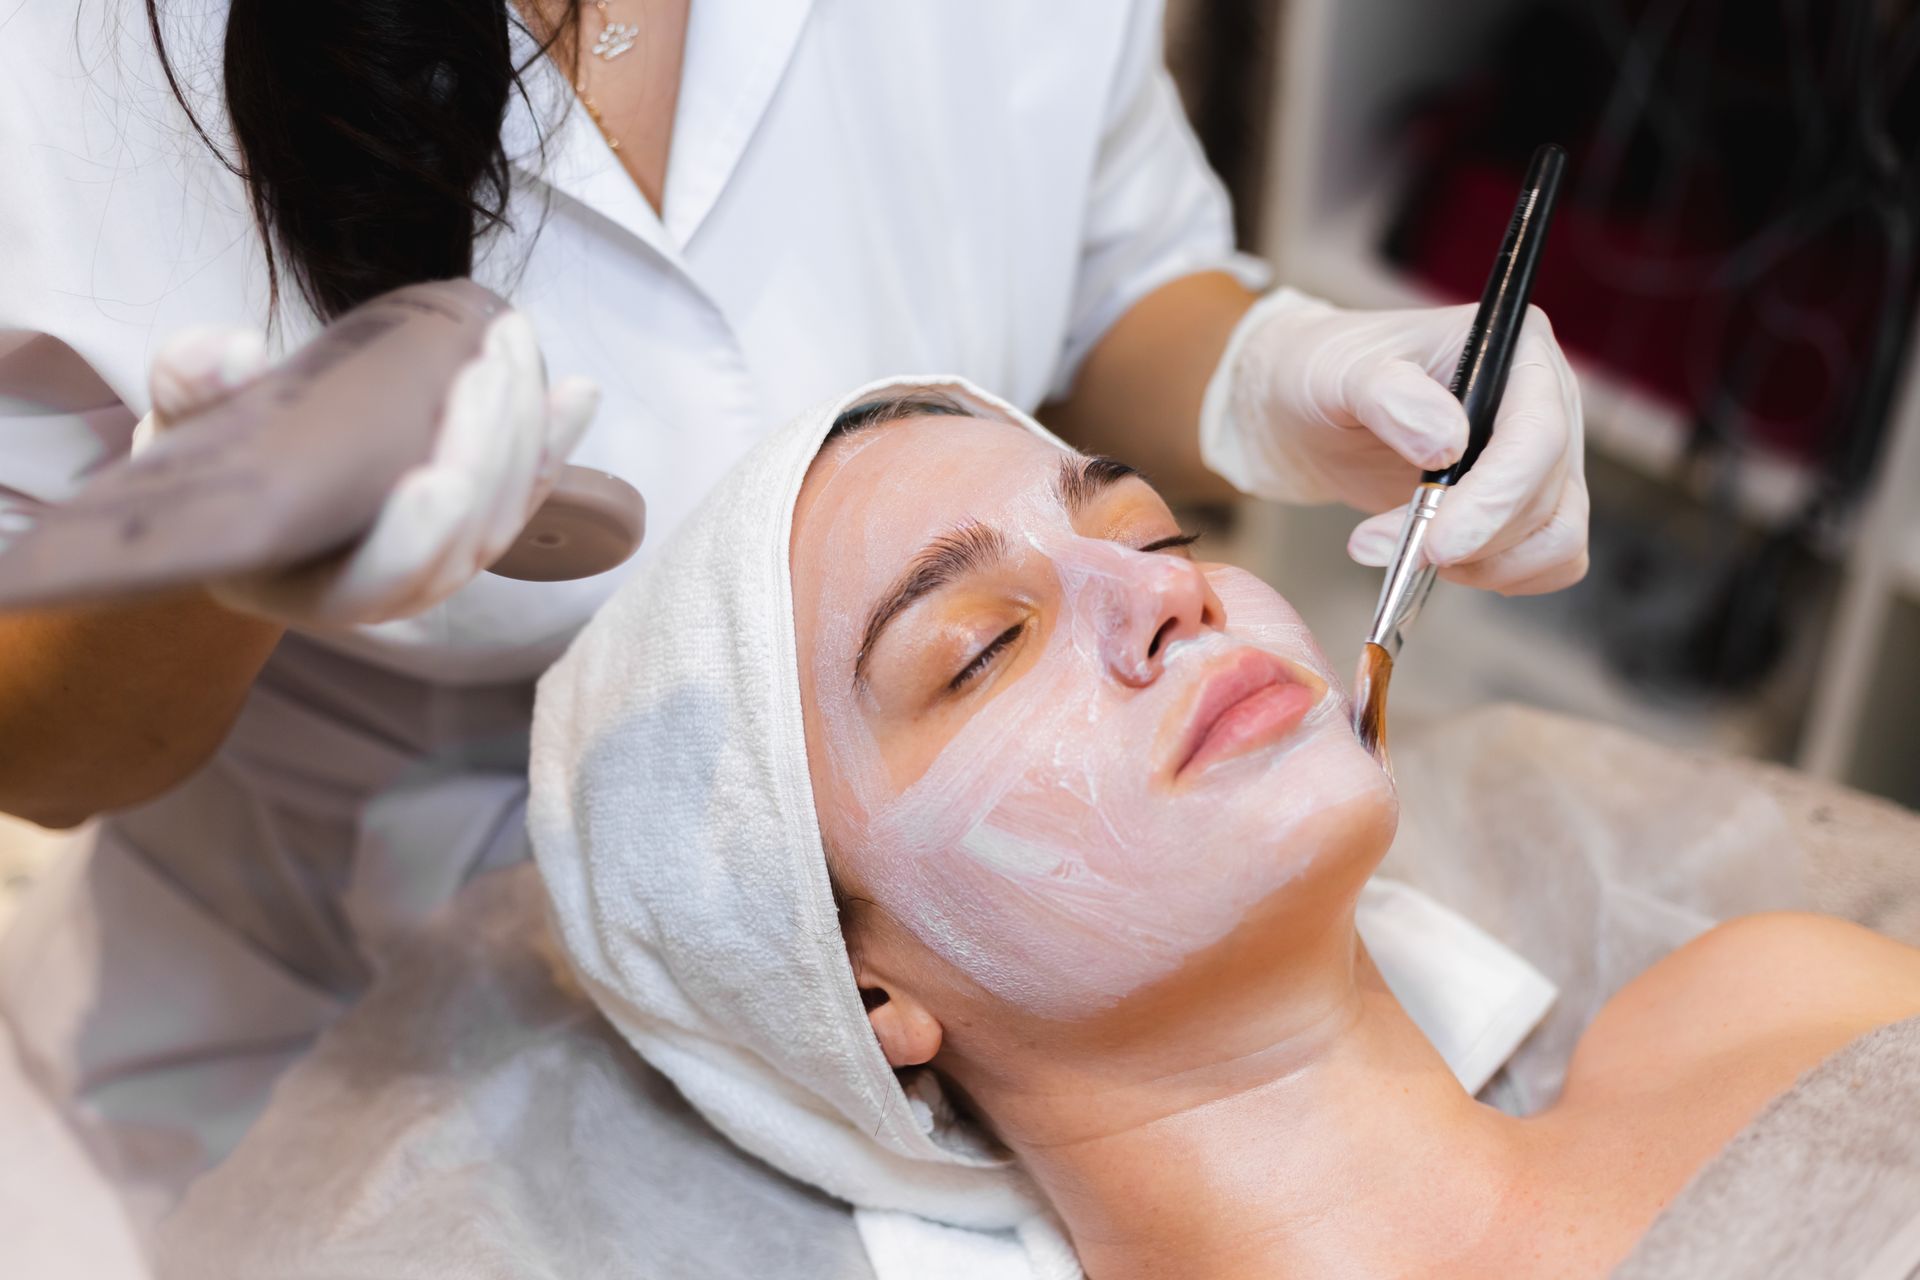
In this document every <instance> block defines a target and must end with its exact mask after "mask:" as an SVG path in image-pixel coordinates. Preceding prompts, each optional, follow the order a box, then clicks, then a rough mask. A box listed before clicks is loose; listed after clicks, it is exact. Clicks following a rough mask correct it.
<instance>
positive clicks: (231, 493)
mask: <svg viewBox="0 0 1920 1280" xmlns="http://www.w3.org/2000/svg"><path fill="white" fill-rule="evenodd" d="M506 307H507V304H506V302H505V301H504V300H502V299H501V298H500V297H499V296H498V295H496V294H494V293H493V292H491V291H490V290H488V289H486V288H484V287H482V286H481V285H478V284H475V283H473V282H472V281H471V280H442V281H435V282H433V283H430V284H417V285H409V286H407V287H406V288H402V289H396V290H394V291H393V292H391V293H386V294H382V295H381V296H380V297H378V298H374V299H372V300H371V301H369V302H366V303H363V304H362V305H360V306H358V307H355V308H354V309H353V310H351V311H349V312H347V313H346V314H345V315H342V316H340V317H339V318H338V319H337V320H335V321H334V322H333V323H332V324H330V325H328V326H327V327H326V328H325V329H324V330H323V331H322V332H321V333H320V335H319V336H318V337H317V338H315V339H314V340H313V341H312V342H310V343H308V344H307V345H306V346H305V347H303V348H301V349H300V351H298V352H297V353H295V354H294V356H293V357H292V358H291V359H289V360H287V361H286V362H284V363H283V364H281V365H279V366H278V367H276V368H274V369H272V370H270V371H269V372H267V373H266V374H264V375H262V376H261V377H260V378H259V379H258V380H256V381H254V382H251V383H249V384H248V385H247V386H245V387H243V388H241V389H240V390H239V391H237V392H235V393H234V394H233V395H232V396H230V397H228V398H227V399H226V400H224V401H222V402H221V403H219V404H217V405H214V406H213V407H211V408H209V409H207V410H206V411H205V412H203V413H198V414H195V415H193V416H191V417H189V418H185V419H183V420H181V421H179V422H176V423H174V424H172V425H171V426H170V427H169V428H168V429H167V430H166V431H165V432H163V433H161V434H160V436H159V437H158V438H156V439H155V440H154V441H153V443H152V444H151V445H149V446H148V447H147V448H146V449H144V450H142V451H141V452H140V454H139V455H138V456H137V457H132V458H128V459H125V460H123V461H121V462H118V463H115V464H114V465H112V466H110V467H107V468H105V469H103V470H102V471H101V472H100V473H99V474H98V475H96V476H94V477H93V478H92V479H91V480H89V481H88V482H87V484H86V485H85V487H83V488H82V489H81V490H80V492H79V493H77V494H75V495H74V496H73V498H72V499H71V500H69V501H68V502H66V503H64V504H62V505H60V506H58V507H54V508H51V509H49V510H48V511H46V512H45V513H44V514H43V515H42V516H41V517H40V518H39V521H38V523H37V524H36V525H35V526H34V527H33V528H32V529H30V530H28V531H27V532H26V533H25V534H23V535H22V536H21V537H20V538H19V539H18V540H17V541H16V542H15V543H14V544H13V545H12V546H11V547H10V548H8V549H7V550H6V552H5V553H4V554H0V609H24V608H43V607H47V606H54V605H63V604H77V603H81V602H84V601H92V600H100V599H105V598H110V597H113V596H122V595H131V594H136V593H140V592H147V591H154V590H159V589H163V588H166V587H174V586H182V585H186V584H189V583H197V582H210V581H215V580H217V579H219V578H222V577H227V576H231V575H234V574H238V573H249V572H256V571H259V570H266V569H278V568H292V567H294V566H296V565H302V564H308V563H312V562H314V561H317V560H321V559H324V558H325V557H327V556H330V555H337V554H340V553H341V552H343V551H345V550H346V549H348V548H350V547H352V546H353V545H354V543H355V542H356V541H357V540H358V539H360V538H362V537H364V536H365V535H366V533H367V531H368V530H369V529H371V528H372V526H373V523H374V520H375V518H376V517H377V516H378V515H379V512H380V507H381V505H382V503H383V502H385V500H386V497H387V494H388V493H389V491H391V489H392V488H393V485H394V484H395V482H397V481H398V480H399V478H400V477H401V476H402V475H403V474H404V473H405V472H406V471H408V470H409V469H411V468H413V467H416V466H418V465H420V464H421V463H423V462H425V461H426V460H427V459H428V457H429V456H431V454H432V451H433V444H434V435H435V432H436V431H437V429H438V424H439V420H440V412H441V408H442V406H443V404H444V403H445V400H446V395H447V388H448V386H449V385H450V384H451V383H452V381H453V377H454V375H455V373H456V372H458V371H459V369H460V367H461V366H462V365H464V364H465V363H466V362H467V361H468V360H470V359H471V358H472V357H473V356H475V355H476V354H478V353H479V351H480V348H481V343H482V341H483V340H484V337H485V334H486V331H487V326H488V324H489V323H490V322H491V321H492V320H493V318H494V317H495V316H497V315H499V314H500V313H501V312H502V311H504V310H506ZM645 512H646V507H645V504H644V503H643V502H642V500H641V497H640V495H639V493H638V492H636V491H635V490H634V489H633V487H632V486H631V485H629V484H627V483H626V482H625V481H624V480H621V479H620V478H619V477H617V476H613V475H608V474H607V473H605V472H601V471H593V470H590V469H588V468H585V467H573V466H569V467H567V468H565V469H564V471H563V472H562V473H561V475H560V478H559V480H558V482H557V483H556V484H555V487H554V489H553V491H552V492H551V493H550V494H549V495H548V496H547V498H546V501H545V502H544V503H543V504H542V505H541V506H540V508H539V510H537V511H536V512H535V513H534V515H533V516H532V518H531V519H530V520H529V521H528V522H527V525H526V527H525V528H524V529H523V530H522V531H521V532H520V535H519V537H518V538H517V539H516V541H515V542H514V544H513V545H512V547H510V548H509V549H508V551H507V553H506V554H505V555H504V556H502V557H501V558H500V559H499V560H497V561H496V562H495V563H494V564H493V565H491V566H490V568H489V571H490V572H492V573H497V574H500V575H502V576H504V577H509V578H520V579H525V580H528V581H536V582H552V581H561V580H565V579H570V578H585V577H590V576H592V575H593V574H597V573H605V572H606V571H607V570H609V569H612V568H614V567H615V566H616V565H618V564H620V563H621V562H622V561H624V560H626V559H627V557H628V556H630V555H632V554H633V552H634V550H635V549H636V548H638V547H639V545H640V539H641V537H642V535H643V534H644V532H645V525H646V520H645Z"/></svg>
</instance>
